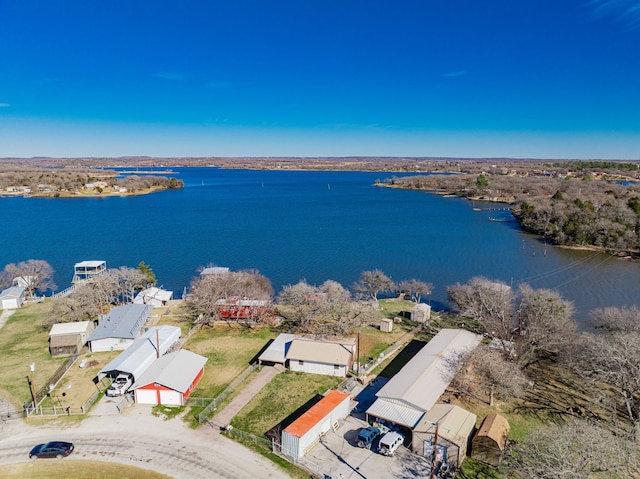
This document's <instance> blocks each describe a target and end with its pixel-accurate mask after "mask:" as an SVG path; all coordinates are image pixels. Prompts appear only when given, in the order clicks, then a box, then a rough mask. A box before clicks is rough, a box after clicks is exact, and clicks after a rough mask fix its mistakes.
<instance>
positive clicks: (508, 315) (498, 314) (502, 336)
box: [447, 277, 516, 358]
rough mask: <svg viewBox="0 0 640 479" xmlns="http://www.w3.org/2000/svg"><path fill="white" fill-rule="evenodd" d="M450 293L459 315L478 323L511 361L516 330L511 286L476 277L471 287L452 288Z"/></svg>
mask: <svg viewBox="0 0 640 479" xmlns="http://www.w3.org/2000/svg"><path fill="white" fill-rule="evenodd" d="M447 293H448V295H449V299H450V301H451V302H452V303H453V304H455V305H456V306H457V307H458V310H459V311H460V314H461V315H462V316H464V317H467V318H471V319H474V320H476V321H478V323H480V325H481V326H482V328H483V329H484V330H485V331H486V333H487V334H489V335H490V336H492V337H494V338H496V339H498V340H499V341H500V345H501V348H502V352H503V354H504V355H505V357H506V358H511V357H512V354H513V338H514V332H515V328H516V323H515V318H514V301H515V297H514V293H513V291H512V289H511V287H510V286H508V285H507V284H505V283H503V282H501V281H490V280H488V279H486V278H482V277H475V278H472V279H471V280H470V281H469V283H468V284H460V283H457V284H456V285H455V286H449V287H448V288H447Z"/></svg>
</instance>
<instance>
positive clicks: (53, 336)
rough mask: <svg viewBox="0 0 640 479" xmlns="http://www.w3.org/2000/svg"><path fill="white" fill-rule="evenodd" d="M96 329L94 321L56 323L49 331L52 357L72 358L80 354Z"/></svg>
mask: <svg viewBox="0 0 640 479" xmlns="http://www.w3.org/2000/svg"><path fill="white" fill-rule="evenodd" d="M94 329H95V325H94V324H93V321H78V322H74V323H56V324H54V325H53V326H52V327H51V331H49V352H50V353H51V356H70V355H73V354H78V353H79V352H80V350H81V349H82V347H83V346H84V345H85V344H87V340H88V339H89V336H90V335H91V333H92V332H93V330H94Z"/></svg>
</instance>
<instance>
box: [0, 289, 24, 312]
mask: <svg viewBox="0 0 640 479" xmlns="http://www.w3.org/2000/svg"><path fill="white" fill-rule="evenodd" d="M24 299H25V289H24V288H23V287H21V286H11V287H10V288H7V289H5V290H3V291H2V292H0V309H17V308H19V307H20V306H22V304H23V303H24Z"/></svg>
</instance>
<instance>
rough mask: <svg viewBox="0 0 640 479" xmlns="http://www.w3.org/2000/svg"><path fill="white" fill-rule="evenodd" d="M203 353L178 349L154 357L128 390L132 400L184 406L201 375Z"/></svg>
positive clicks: (203, 359) (203, 362) (203, 361)
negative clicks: (132, 392) (130, 390)
mask: <svg viewBox="0 0 640 479" xmlns="http://www.w3.org/2000/svg"><path fill="white" fill-rule="evenodd" d="M206 362H207V358H206V357H205V356H200V355H199V354H196V353H192V352H191V351H187V350H186V349H180V350H178V351H174V352H172V353H168V354H166V355H164V356H162V357H160V358H158V359H156V360H155V361H154V362H153V364H151V366H149V368H148V369H147V370H146V371H145V372H144V373H142V375H141V376H140V379H137V380H136V382H135V383H134V385H133V386H131V389H132V390H133V391H134V394H135V399H136V403H138V404H152V405H154V406H156V405H158V404H163V405H165V406H184V405H185V404H186V402H187V399H188V398H189V396H190V395H191V393H192V392H193V390H194V389H195V387H196V386H197V385H198V383H199V382H200V379H202V376H203V375H204V365H205V363H206Z"/></svg>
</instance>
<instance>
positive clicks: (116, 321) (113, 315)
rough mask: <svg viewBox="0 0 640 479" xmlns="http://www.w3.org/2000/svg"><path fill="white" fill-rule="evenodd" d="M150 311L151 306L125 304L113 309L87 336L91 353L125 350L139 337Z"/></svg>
mask: <svg viewBox="0 0 640 479" xmlns="http://www.w3.org/2000/svg"><path fill="white" fill-rule="evenodd" d="M151 310H153V306H151V305H148V304H125V305H124V306H116V307H115V308H113V309H112V310H111V311H110V312H109V313H108V314H107V315H106V316H105V317H104V318H103V319H102V321H100V324H98V327H97V328H96V329H95V331H94V332H93V333H91V336H89V340H88V341H89V346H90V348H91V352H94V353H95V352H99V351H116V350H123V349H127V348H128V347H129V346H131V344H133V341H134V340H135V339H136V338H137V337H138V336H140V331H141V330H142V327H143V326H144V325H145V323H146V322H147V320H148V319H149V316H150V315H151Z"/></svg>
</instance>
